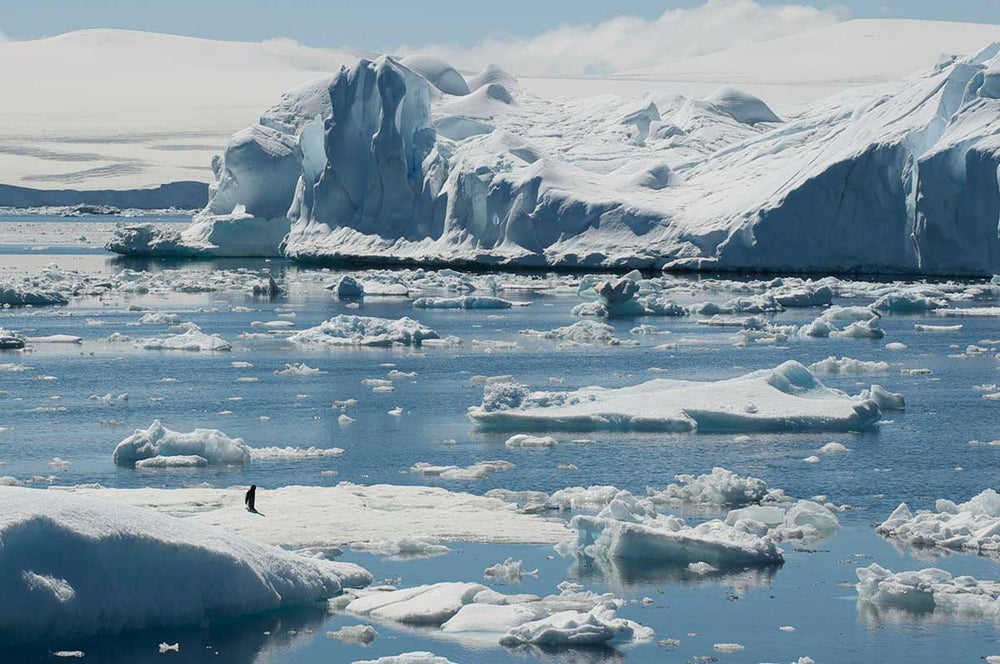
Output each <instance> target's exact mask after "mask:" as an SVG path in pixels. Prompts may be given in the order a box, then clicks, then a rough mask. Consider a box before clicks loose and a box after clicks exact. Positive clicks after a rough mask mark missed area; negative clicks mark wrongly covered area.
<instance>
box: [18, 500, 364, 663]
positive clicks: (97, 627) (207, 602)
mask: <svg viewBox="0 0 1000 664" xmlns="http://www.w3.org/2000/svg"><path fill="white" fill-rule="evenodd" d="M0 496H2V499H3V504H4V511H3V514H2V515H0V541H2V542H3V547H2V549H0V594H2V596H3V598H4V601H3V602H2V603H0V642H5V643H11V642H27V641H32V640H39V639H56V638H70V637H85V636H93V635H98V634H111V633H116V632H120V631H123V630H129V629H144V628H150V627H168V626H178V625H187V624H194V625H197V624H199V623H201V622H203V621H205V620H210V619H212V618H216V617H227V616H240V615H245V614H251V613H257V612H261V611H267V610H273V609H278V608H280V607H284V606H292V605H303V604H310V603H313V602H316V601H319V600H324V599H326V598H329V597H333V596H335V595H339V594H340V593H341V592H342V590H343V589H344V588H345V587H359V586H363V585H367V584H368V583H370V582H371V576H370V575H369V574H368V573H367V572H366V571H364V570H363V569H361V568H359V567H357V566H355V565H351V564H346V563H333V562H328V561H324V560H316V559H311V558H306V557H303V556H298V555H295V554H291V553H287V552H285V551H282V550H281V549H278V548H275V547H272V546H269V545H264V544H257V543H255V542H252V541H250V540H246V539H243V538H241V537H238V536H235V535H230V534H227V533H226V532H225V531H222V530H220V529H217V528H207V527H205V526H199V525H196V524H194V523H191V522H187V521H185V520H184V519H177V518H174V517H170V516H166V515H162V514H158V513H156V512H153V511H150V510H145V509H140V508H136V507H128V506H123V505H118V504H115V503H111V502H106V501H102V500H96V499H93V498H86V497H82V496H76V495H71V494H66V493H60V492H54V491H45V490H39V489H24V488H15V487H2V488H0Z"/></svg>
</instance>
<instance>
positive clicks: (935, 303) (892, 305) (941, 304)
mask: <svg viewBox="0 0 1000 664" xmlns="http://www.w3.org/2000/svg"><path fill="white" fill-rule="evenodd" d="M947 306H948V301H947V300H944V299H940V298H933V297H927V296H925V295H921V294H920V293H918V292H914V291H899V292H895V293H887V294H885V295H883V296H882V297H880V298H879V299H877V300H875V302H874V304H872V309H875V310H877V311H891V312H895V313H909V312H923V311H933V310H935V309H943V308H945V307H947Z"/></svg>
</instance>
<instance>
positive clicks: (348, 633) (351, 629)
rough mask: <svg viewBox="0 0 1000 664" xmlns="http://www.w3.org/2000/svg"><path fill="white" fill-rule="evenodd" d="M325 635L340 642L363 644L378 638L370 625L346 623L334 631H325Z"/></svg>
mask: <svg viewBox="0 0 1000 664" xmlns="http://www.w3.org/2000/svg"><path fill="white" fill-rule="evenodd" d="M326 635H327V636H328V637H330V638H331V639H337V640H338V641H340V642H341V643H358V644H361V645H365V646H366V645H368V644H369V643H371V642H372V641H374V640H375V639H377V638H378V632H377V631H376V630H375V628H374V627H372V626H371V625H348V626H346V627H341V628H340V629H338V630H337V631H336V632H327V633H326Z"/></svg>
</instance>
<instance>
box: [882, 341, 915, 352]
mask: <svg viewBox="0 0 1000 664" xmlns="http://www.w3.org/2000/svg"><path fill="white" fill-rule="evenodd" d="M907 348H909V346H907V345H906V344H904V343H900V342H898V341H890V342H889V343H887V344H886V345H885V349H886V350H906V349H907Z"/></svg>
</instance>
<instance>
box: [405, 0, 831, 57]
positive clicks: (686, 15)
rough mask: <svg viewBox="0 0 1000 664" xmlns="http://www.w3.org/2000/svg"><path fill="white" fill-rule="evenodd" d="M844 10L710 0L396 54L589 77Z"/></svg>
mask: <svg viewBox="0 0 1000 664" xmlns="http://www.w3.org/2000/svg"><path fill="white" fill-rule="evenodd" d="M846 15H847V13H846V11H845V10H843V9H840V8H835V9H827V10H822V9H817V8H816V7H810V6H808V5H802V4H780V5H766V6H763V5H760V4H758V2H756V0H707V1H706V2H705V4H703V5H701V6H700V7H696V8H693V9H670V10H667V11H665V12H664V13H663V14H662V15H661V16H660V17H659V18H656V19H652V20H648V19H643V18H637V17H633V16H620V17H617V18H613V19H610V20H608V21H605V22H603V23H597V24H585V25H580V24H576V25H574V24H567V25H564V26H561V27H558V28H556V29H554V30H549V31H547V32H543V33H542V34H540V35H538V36H535V37H489V38H487V39H485V40H484V41H482V42H480V43H479V44H477V45H476V46H473V47H471V48H461V47H456V46H448V45H430V46H423V47H413V46H408V47H407V46H404V47H401V48H399V49H397V51H398V52H400V53H404V54H410V53H424V54H428V55H436V56H438V57H441V58H443V59H445V60H447V61H448V62H451V63H452V64H454V65H455V66H457V67H459V68H460V69H465V70H468V71H475V70H479V69H481V68H482V67H483V66H484V65H487V64H489V63H493V64H496V65H499V66H500V67H502V68H504V69H506V70H508V71H510V72H512V73H514V74H517V75H520V76H532V75H533V76H546V75H562V76H588V75H599V74H609V73H615V72H624V71H629V70H632V69H640V68H644V67H653V66H655V65H659V64H663V63H666V62H672V61H677V60H682V59H685V58H689V57H695V56H698V55H705V54H707V53H713V52H716V51H721V50H723V49H726V48H730V47H732V46H738V45H741V44H747V43H752V42H759V41H764V40H767V39H775V38H777V37H783V36H785V35H789V34H794V33H797V32H802V31H804V30H809V29H812V28H818V27H822V26H825V25H830V24H832V23H836V22H837V21H840V20H843V19H844V18H845V17H846Z"/></svg>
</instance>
